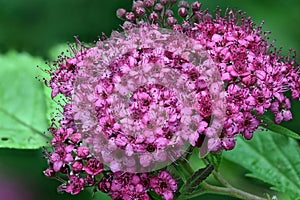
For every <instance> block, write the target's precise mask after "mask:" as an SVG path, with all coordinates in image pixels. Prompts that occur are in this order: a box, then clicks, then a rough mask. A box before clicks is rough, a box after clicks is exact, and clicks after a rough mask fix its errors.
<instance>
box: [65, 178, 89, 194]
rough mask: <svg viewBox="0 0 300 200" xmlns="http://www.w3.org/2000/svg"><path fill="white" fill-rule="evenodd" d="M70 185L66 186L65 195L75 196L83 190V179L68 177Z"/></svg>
mask: <svg viewBox="0 0 300 200" xmlns="http://www.w3.org/2000/svg"><path fill="white" fill-rule="evenodd" d="M69 180H70V183H69V184H68V185H67V187H66V189H65V191H66V192H67V193H70V194H73V195H76V194H78V193H79V192H80V191H81V190H83V188H84V180H83V178H78V177H77V176H70V177H69Z"/></svg>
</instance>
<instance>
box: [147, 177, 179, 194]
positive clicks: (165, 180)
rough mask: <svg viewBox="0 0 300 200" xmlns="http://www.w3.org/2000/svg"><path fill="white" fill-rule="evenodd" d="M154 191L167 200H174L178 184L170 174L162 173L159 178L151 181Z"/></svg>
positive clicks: (153, 178)
mask: <svg viewBox="0 0 300 200" xmlns="http://www.w3.org/2000/svg"><path fill="white" fill-rule="evenodd" d="M150 186H151V188H153V190H154V191H155V192H156V193H157V194H159V195H162V196H163V197H164V199H165V200H171V199H173V192H174V191H176V190H177V183H176V181H175V180H174V179H173V178H172V177H171V175H170V174H169V172H166V171H161V172H160V173H159V174H158V176H157V177H152V178H151V179H150Z"/></svg>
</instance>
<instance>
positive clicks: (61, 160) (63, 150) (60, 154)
mask: <svg viewBox="0 0 300 200" xmlns="http://www.w3.org/2000/svg"><path fill="white" fill-rule="evenodd" d="M73 148H74V147H73V146H72V145H69V146H65V147H64V146H59V147H58V148H57V149H56V151H55V152H54V153H53V154H52V155H51V156H50V158H49V160H50V162H51V163H53V169H54V171H55V172H59V171H60V170H61V168H62V166H63V165H64V164H69V163H71V162H72V161H73V160H74V158H73V156H72V154H71V152H72V151H73Z"/></svg>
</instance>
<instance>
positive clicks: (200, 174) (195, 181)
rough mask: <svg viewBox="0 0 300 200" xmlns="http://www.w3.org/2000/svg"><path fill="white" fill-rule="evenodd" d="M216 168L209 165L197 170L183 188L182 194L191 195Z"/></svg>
mask: <svg viewBox="0 0 300 200" xmlns="http://www.w3.org/2000/svg"><path fill="white" fill-rule="evenodd" d="M213 170H214V166H213V165H210V164H209V165H207V166H206V167H205V168H202V169H199V170H198V171H196V172H195V173H194V174H193V175H192V176H191V177H190V178H189V179H188V180H187V182H186V183H185V184H184V185H183V187H182V188H181V194H182V195H190V194H191V193H192V192H193V191H194V190H195V189H196V188H197V187H198V186H199V185H200V183H202V181H204V180H205V179H206V178H207V177H208V176H209V175H210V174H211V173H212V171H213Z"/></svg>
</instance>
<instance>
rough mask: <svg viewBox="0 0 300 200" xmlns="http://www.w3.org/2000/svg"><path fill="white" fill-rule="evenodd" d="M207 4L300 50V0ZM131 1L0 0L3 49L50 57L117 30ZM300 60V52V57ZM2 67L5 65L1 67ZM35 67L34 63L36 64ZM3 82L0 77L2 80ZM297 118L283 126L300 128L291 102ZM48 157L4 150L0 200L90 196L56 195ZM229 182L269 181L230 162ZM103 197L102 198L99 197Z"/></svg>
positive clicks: (252, 185) (253, 187) (226, 166)
mask: <svg viewBox="0 0 300 200" xmlns="http://www.w3.org/2000/svg"><path fill="white" fill-rule="evenodd" d="M200 2H202V3H203V4H204V7H208V8H209V9H210V10H214V9H215V7H216V6H217V5H220V6H221V7H222V8H226V7H227V6H229V7H231V8H234V9H236V10H238V9H241V10H243V11H246V12H247V14H248V15H249V16H252V19H253V20H254V21H255V23H257V24H259V23H260V22H261V21H262V20H264V21H265V25H264V30H271V31H272V34H271V35H270V38H271V39H274V38H276V40H277V42H276V43H275V45H276V46H277V47H280V46H282V47H283V53H286V52H287V51H288V49H289V48H293V49H295V50H297V51H298V52H300V32H299V31H300V26H299V25H300V14H299V12H300V1H299V0H276V1H274V0H231V1H230V0H205V1H200ZM130 6H131V0H26V1H24V0H11V1H7V0H0V53H5V52H7V51H8V50H17V51H19V52H29V53H30V54H31V55H34V56H40V57H43V58H45V59H47V58H48V52H49V50H50V49H51V47H53V46H55V45H57V44H62V43H63V44H64V43H67V42H68V41H69V42H73V41H74V39H73V36H75V35H77V36H79V39H80V40H81V41H84V42H87V43H88V42H93V41H94V40H97V39H98V36H100V35H101V33H102V32H104V33H106V34H108V35H109V34H110V32H111V30H117V29H118V28H119V26H120V24H121V21H120V20H118V19H117V18H116V17H115V11H116V10H117V8H119V7H125V8H128V9H129V8H130ZM297 60H298V61H300V59H299V57H298V59H297ZM0 67H1V66H0ZM33 67H34V66H33ZM0 81H1V80H0ZM0 95H1V94H0ZM293 105H294V109H293V111H294V112H293V114H294V118H295V120H294V121H293V122H291V123H286V124H285V125H286V126H288V127H289V128H292V129H293V130H294V131H296V132H299V128H300V125H299V123H298V122H299V119H300V112H299V110H300V106H299V103H297V102H293ZM45 168H46V160H44V159H43V154H42V151H41V150H27V151H24V150H22V151H21V150H13V149H0V200H12V199H8V195H7V194H8V193H14V195H15V197H16V198H15V199H13V200H40V199H43V200H58V199H64V200H71V199H81V200H83V199H89V198H90V193H89V192H82V193H81V194H80V195H78V196H76V197H74V196H71V195H66V194H63V195H61V194H58V193H57V192H56V187H57V186H58V185H59V182H58V181H56V180H50V179H47V178H45V177H44V176H43V174H42V171H43V170H44V169H45ZM221 170H222V171H223V172H225V173H226V177H227V178H229V179H230V181H231V182H232V183H233V184H234V185H236V186H238V187H242V188H246V190H247V191H252V192H258V191H260V190H261V191H266V188H267V186H265V185H263V184H262V183H258V182H255V181H253V180H251V179H248V178H244V177H243V174H244V173H245V170H244V169H243V168H240V167H238V166H235V165H234V164H232V163H230V162H229V161H225V162H224V163H223V164H222V169H221ZM99 199H103V198H99ZM198 199H216V200H221V199H222V200H226V199H232V198H225V197H222V196H206V197H205V196H204V197H201V198H198Z"/></svg>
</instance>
